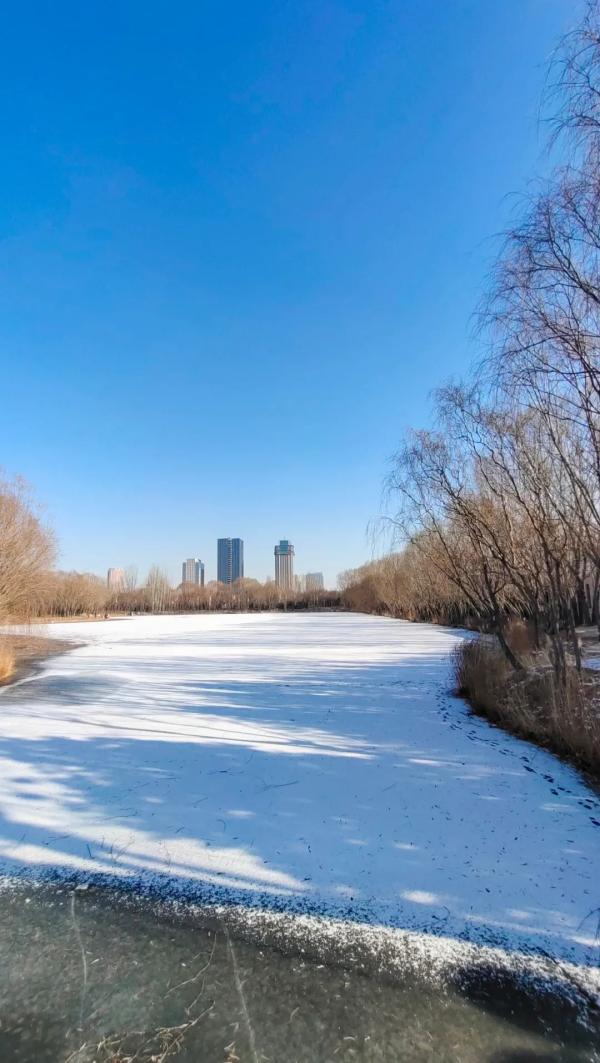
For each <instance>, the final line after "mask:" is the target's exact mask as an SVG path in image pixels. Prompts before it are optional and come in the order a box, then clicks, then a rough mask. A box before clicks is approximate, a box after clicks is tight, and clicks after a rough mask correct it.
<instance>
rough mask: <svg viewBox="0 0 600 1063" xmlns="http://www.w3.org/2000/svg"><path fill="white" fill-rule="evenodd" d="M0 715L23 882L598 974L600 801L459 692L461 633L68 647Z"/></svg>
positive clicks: (8, 852)
mask: <svg viewBox="0 0 600 1063" xmlns="http://www.w3.org/2000/svg"><path fill="white" fill-rule="evenodd" d="M52 634H56V636H57V637H60V638H73V639H74V640H78V641H84V642H85V643H86V644H85V645H84V646H83V647H80V648H78V649H75V650H74V651H73V652H72V653H70V654H67V655H65V656H62V657H59V658H55V659H52V660H50V661H48V662H46V663H45V664H44V666H43V667H42V669H41V670H40V671H39V672H38V673H37V674H35V675H33V676H30V677H28V678H26V679H24V680H22V681H21V682H19V683H17V684H15V685H14V686H12V687H8V688H5V689H4V690H3V691H2V692H1V693H0V757H1V764H0V768H1V771H0V863H1V870H2V872H3V873H4V874H5V875H6V876H9V877H10V878H12V877H14V876H16V875H18V876H20V877H22V876H23V875H26V876H37V877H39V876H40V875H44V876H47V875H52V876H58V877H63V878H67V879H72V878H73V876H74V874H76V875H77V876H79V877H80V878H82V879H86V878H88V879H89V878H90V877H93V878H94V879H96V880H101V879H103V878H106V877H110V878H111V879H112V880H114V879H117V880H127V881H128V882H129V884H130V885H134V886H135V887H136V888H142V889H151V890H153V891H157V892H158V893H160V894H161V895H162V896H169V897H173V896H174V895H177V896H185V897H186V898H188V899H189V898H191V899H196V900H199V901H202V902H206V901H208V902H218V903H231V902H233V903H235V904H236V905H240V906H243V907H244V908H246V909H251V910H254V911H256V910H260V911H261V912H271V913H281V912H287V911H293V912H295V913H308V914H312V915H318V914H321V915H323V914H324V915H327V916H330V917H333V918H336V919H340V920H343V921H344V922H346V923H348V924H350V923H352V924H356V925H358V924H361V925H364V924H369V925H371V926H382V925H383V926H384V927H386V928H392V929H393V928H401V929H403V930H410V931H415V932H418V933H420V934H425V935H431V936H435V939H436V940H439V942H440V947H442V946H443V945H444V943H448V942H451V941H457V940H459V941H462V942H464V941H467V942H472V943H476V944H478V945H488V946H498V947H501V948H503V949H505V950H507V951H508V952H511V953H514V952H520V953H532V952H533V953H537V952H539V953H546V954H548V953H549V954H550V956H552V957H555V958H558V959H560V960H563V961H568V962H570V963H573V964H577V965H580V966H582V967H588V968H589V967H592V966H593V965H594V964H595V963H597V960H598V937H597V931H598V918H599V905H600V891H599V886H598V884H599V883H600V845H599V840H600V802H599V801H598V799H597V797H596V796H595V795H594V794H593V793H592V791H590V790H589V789H588V788H587V787H586V786H585V785H584V783H583V781H582V780H581V779H580V777H579V776H578V775H577V774H576V773H575V772H574V771H572V770H571V769H569V768H568V767H566V766H565V765H563V764H561V763H560V762H559V761H558V760H557V759H556V758H554V757H553V756H551V755H550V754H547V753H545V752H543V751H541V750H538V749H536V748H535V747H533V746H530V745H528V744H527V743H524V742H521V741H519V740H517V739H515V738H512V737H511V736H509V735H507V734H504V733H503V732H502V731H500V730H497V729H494V728H492V727H490V726H489V725H488V724H486V723H485V722H484V721H482V720H480V719H477V718H475V717H472V716H471V715H469V713H468V710H467V708H466V706H465V705H464V703H463V702H461V701H460V700H458V699H457V698H455V697H453V696H452V694H451V692H450V683H451V680H450V671H449V659H448V654H449V652H450V651H451V650H452V647H453V646H454V645H455V644H456V642H457V639H458V638H459V636H458V634H457V633H452V632H450V631H448V630H445V629H441V628H436V627H433V626H427V625H413V624H408V623H403V622H401V621H394V620H387V619H376V618H373V617H364V616H358V615H351V614H309V615H293V614H288V615H279V614H277V615H273V614H260V615H241V616H238V615H224V616H213V615H209V616H176V617H172V616H169V617H149V618H133V619H126V620H116V621H109V622H106V623H96V624H60V625H56V626H53V628H52Z"/></svg>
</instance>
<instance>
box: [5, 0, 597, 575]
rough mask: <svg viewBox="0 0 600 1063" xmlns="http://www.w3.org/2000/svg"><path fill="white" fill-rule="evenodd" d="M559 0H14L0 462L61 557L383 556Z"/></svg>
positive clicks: (465, 358)
mask: <svg viewBox="0 0 600 1063" xmlns="http://www.w3.org/2000/svg"><path fill="white" fill-rule="evenodd" d="M578 10H580V6H579V5H577V4H575V3H573V0H503V2H502V3H498V2H497V0H449V2H446V3H442V2H441V0H389V2H386V0H323V2H308V0H294V2H288V0H263V2H261V3H254V2H252V0H244V2H237V3H229V4H227V3H223V2H222V0H221V2H202V0H195V2H193V3H192V2H188V0H180V2H176V3H169V4H167V3H164V2H157V0H149V2H148V0H145V2H144V3H143V4H142V3H139V2H137V0H128V2H127V3H124V4H123V3H114V2H111V0H107V2H105V3H104V4H102V5H100V4H82V3H80V2H79V0H78V2H77V3H67V2H63V3H61V2H59V3H57V4H53V3H50V2H38V3H27V2H24V3H20V4H19V5H17V4H16V3H14V2H9V3H8V4H7V5H6V7H5V8H4V11H3V34H2V43H1V44H0V80H1V82H2V84H1V91H0V111H1V118H2V144H3V160H2V166H1V167H0V186H1V195H0V237H1V239H0V370H1V372H0V389H1V394H2V403H1V417H0V464H1V465H2V466H3V467H4V469H5V471H6V472H7V473H9V474H14V473H20V474H22V475H24V476H25V477H26V478H27V479H28V480H29V481H30V482H31V483H32V484H33V485H34V487H35V489H36V491H37V494H38V496H39V497H40V499H41V500H42V502H43V503H44V505H45V508H46V513H47V516H48V519H49V520H50V521H51V523H52V524H53V526H54V527H55V529H56V532H57V535H58V538H59V541H60V546H61V557H60V564H61V566H62V567H65V568H78V569H86V570H91V571H97V572H99V573H101V574H104V572H105V570H106V568H107V567H108V566H109V565H126V564H130V563H136V564H138V566H139V568H140V570H141V571H142V572H143V571H144V570H145V569H146V568H147V566H148V565H149V564H151V563H152V562H158V563H161V564H164V565H165V566H166V567H167V568H168V569H169V571H170V573H171V575H172V577H173V578H174V579H175V578H177V577H178V574H179V572H180V562H181V559H182V558H183V557H186V556H192V555H194V556H200V557H202V558H203V559H204V560H205V562H206V564H207V575H208V577H209V578H211V577H214V575H215V573H216V539H217V536H219V535H240V536H241V537H242V538H243V539H244V540H245V544H246V574H247V575H251V576H256V577H257V578H259V579H264V578H265V576H266V575H267V573H270V572H271V571H272V564H273V561H272V551H273V544H274V543H275V542H276V541H277V540H278V539H279V538H290V539H291V540H292V541H293V542H294V543H295V546H296V568H297V571H307V570H315V569H322V570H324V571H325V574H326V577H327V579H328V581H329V582H330V583H333V582H334V581H335V578H336V575H337V573H338V571H339V570H340V569H342V568H345V567H347V566H353V565H356V564H359V563H361V562H362V561H363V560H366V559H368V558H369V557H370V556H371V554H372V549H373V548H372V544H371V542H370V539H369V536H368V534H367V526H368V524H369V522H370V521H371V520H373V519H374V518H376V517H377V515H378V513H379V512H380V506H381V482H382V477H383V475H384V473H385V469H386V462H387V460H388V458H389V455H390V454H391V453H392V452H393V450H394V448H395V446H396V444H397V442H398V440H399V439H400V437H401V434H402V432H403V431H404V430H405V428H406V427H407V426H408V425H411V424H420V423H423V422H424V421H426V419H427V416H428V393H429V392H430V390H431V388H432V387H434V386H435V385H436V384H437V383H439V382H440V381H441V380H442V379H444V378H445V377H447V376H448V375H451V374H460V373H461V372H462V371H463V370H464V368H465V367H466V366H467V364H468V363H469V361H470V359H471V358H472V357H473V355H474V353H475V347H474V344H473V340H472V339H471V332H472V313H473V310H474V308H475V305H476V303H477V300H478V298H479V296H480V294H481V292H482V290H483V285H484V282H485V273H486V270H487V269H488V268H489V263H490V259H491V256H492V254H493V250H494V241H493V237H494V234H496V233H498V232H499V231H500V230H501V229H502V227H503V225H505V224H506V222H507V219H508V218H509V216H510V213H511V211H512V210H513V209H514V201H513V200H512V199H511V198H510V193H515V192H516V193H518V192H523V191H524V190H525V189H526V187H527V184H528V182H529V181H530V180H531V178H532V177H534V176H535V175H536V174H540V173H541V172H543V169H544V167H545V166H546V165H547V161H546V158H545V155H544V152H543V141H544V130H543V127H540V124H539V103H540V95H541V92H542V90H543V86H544V79H545V72H546V64H547V60H548V57H549V55H550V53H551V51H552V49H553V47H554V46H555V44H556V42H557V39H558V37H559V36H560V35H561V34H562V33H563V32H564V31H565V30H567V29H568V28H569V27H570V25H571V24H572V22H573V20H574V19H575V18H576V15H577V11H578Z"/></svg>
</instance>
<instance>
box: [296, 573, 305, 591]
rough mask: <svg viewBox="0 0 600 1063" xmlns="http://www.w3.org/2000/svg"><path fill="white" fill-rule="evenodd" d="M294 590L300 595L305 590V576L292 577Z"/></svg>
mask: <svg viewBox="0 0 600 1063" xmlns="http://www.w3.org/2000/svg"><path fill="white" fill-rule="evenodd" d="M294 589H295V590H296V593H297V594H302V593H303V592H304V591H305V590H306V576H294Z"/></svg>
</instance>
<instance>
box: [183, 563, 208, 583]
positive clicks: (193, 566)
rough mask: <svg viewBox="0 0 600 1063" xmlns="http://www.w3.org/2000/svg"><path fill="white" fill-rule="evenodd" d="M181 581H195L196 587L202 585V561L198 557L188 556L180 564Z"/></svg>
mask: <svg viewBox="0 0 600 1063" xmlns="http://www.w3.org/2000/svg"><path fill="white" fill-rule="evenodd" d="M181 582H182V583H195V584H196V586H197V587H203V586H204V562H203V561H200V559H199V558H198V557H188V559H187V561H184V562H183V564H182V566H181Z"/></svg>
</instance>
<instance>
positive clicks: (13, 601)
mask: <svg viewBox="0 0 600 1063" xmlns="http://www.w3.org/2000/svg"><path fill="white" fill-rule="evenodd" d="M55 552H56V551H55V543H54V536H53V534H52V532H50V531H49V529H48V528H47V527H45V526H44V524H43V523H42V520H41V517H40V513H39V510H38V509H37V507H36V504H35V502H34V500H33V498H32V495H31V493H30V491H29V490H28V488H27V487H26V485H25V483H24V482H23V481H22V480H18V479H17V480H12V481H11V480H5V479H4V480H0V618H1V619H3V620H5V619H8V618H12V617H14V618H21V617H26V616H29V615H31V614H32V613H33V612H35V610H36V603H37V601H38V600H39V598H40V596H41V593H42V590H43V583H44V579H45V575H46V572H47V570H48V568H49V566H50V565H51V564H52V562H53V561H54V557H55Z"/></svg>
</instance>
